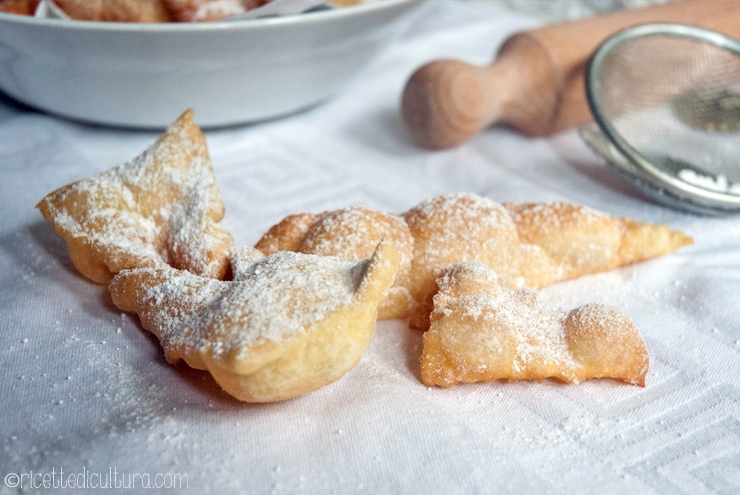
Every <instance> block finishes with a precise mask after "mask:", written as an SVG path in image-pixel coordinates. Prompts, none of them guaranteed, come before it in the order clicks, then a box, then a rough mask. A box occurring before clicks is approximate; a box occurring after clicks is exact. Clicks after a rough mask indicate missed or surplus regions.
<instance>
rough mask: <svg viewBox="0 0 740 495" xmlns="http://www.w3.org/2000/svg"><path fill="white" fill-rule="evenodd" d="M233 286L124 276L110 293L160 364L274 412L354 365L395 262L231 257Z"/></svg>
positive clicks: (157, 272) (389, 254)
mask: <svg viewBox="0 0 740 495" xmlns="http://www.w3.org/2000/svg"><path fill="white" fill-rule="evenodd" d="M233 257H234V259H233V260H232V264H233V267H234V268H233V272H234V279H233V281H220V280H214V279H210V278H205V277H201V276H198V275H194V274H192V273H189V272H187V271H181V270H176V269H173V268H170V267H168V266H162V267H157V268H139V269H133V270H124V271H121V272H120V273H119V274H118V275H116V277H115V278H114V279H113V281H112V282H111V284H110V286H109V289H110V293H111V296H112V299H113V302H114V303H115V305H116V306H117V307H118V308H120V309H121V310H123V311H134V312H136V313H137V314H138V315H139V318H140V320H141V324H142V326H143V327H144V328H145V329H147V330H149V331H151V332H152V333H154V334H155V335H156V336H157V338H158V339H159V341H160V343H161V344H162V347H163V349H164V352H165V356H166V358H167V361H169V362H170V363H175V362H178V361H180V360H183V361H185V362H186V363H187V364H188V365H190V366H192V367H193V368H197V369H202V370H208V371H209V372H210V373H211V375H213V377H214V379H215V380H216V382H218V383H219V384H220V385H221V386H222V387H223V388H224V390H226V392H228V393H229V394H231V395H233V396H234V397H236V398H237V399H240V400H243V401H247V402H272V401H278V400H284V399H289V398H292V397H296V396H298V395H301V394H304V393H307V392H310V391H312V390H315V389H317V388H319V387H322V386H324V385H327V384H329V383H332V382H334V381H335V380H338V379H339V378H341V377H342V376H343V375H344V374H345V373H347V372H348V371H349V370H350V369H351V368H352V367H354V366H355V364H356V363H357V362H358V361H359V359H360V357H361V355H362V354H363V352H364V350H365V349H366V347H367V345H368V342H369V340H370V337H371V335H372V332H373V328H374V326H375V319H376V314H377V307H378V303H379V302H380V299H381V298H382V296H383V294H384V293H385V292H386V290H387V289H388V288H389V287H390V285H391V284H392V282H393V279H394V277H395V274H396V271H397V269H398V263H399V257H398V253H397V252H396V250H395V249H394V248H393V245H392V244H390V243H389V242H385V241H384V242H381V243H380V244H379V245H378V247H377V248H376V250H375V252H374V253H373V254H372V257H371V258H370V259H369V260H366V261H356V260H347V259H345V258H338V257H322V256H315V255H306V254H300V253H292V252H287V251H281V252H279V253H276V254H273V255H271V256H268V257H266V258H264V259H260V258H262V257H263V255H262V254H261V253H259V252H258V251H257V250H255V249H251V248H246V249H242V250H235V251H234V255H233Z"/></svg>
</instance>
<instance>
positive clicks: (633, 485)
mask: <svg viewBox="0 0 740 495" xmlns="http://www.w3.org/2000/svg"><path fill="white" fill-rule="evenodd" d="M534 23H535V21H534V20H532V19H528V18H525V17H517V16H515V15H513V14H510V13H509V14H504V13H497V12H495V11H493V10H483V9H481V8H480V7H471V6H468V5H465V4H461V3H457V2H453V1H451V0H450V1H448V0H435V1H433V2H429V4H428V5H426V6H425V7H424V8H423V9H422V10H421V11H420V12H419V13H418V15H416V16H415V17H414V20H413V22H412V23H410V24H409V29H408V32H407V33H406V34H405V35H404V36H403V37H402V38H401V39H400V40H399V41H398V42H397V43H396V44H394V45H393V46H392V47H391V48H390V49H388V50H387V51H386V52H384V53H383V54H382V56H380V57H379V58H377V59H376V60H375V61H374V62H373V63H372V64H371V66H369V67H368V68H367V69H366V70H365V71H364V72H363V73H362V74H361V75H360V76H359V77H358V78H357V79H356V80H355V81H354V83H353V84H351V85H350V86H349V87H347V88H345V90H344V91H343V92H342V93H341V94H339V95H337V97H336V98H334V99H333V100H331V101H329V102H327V103H326V104H324V105H322V106H319V107H317V108H314V109H311V110H310V111H307V112H304V113H301V114H298V115H294V116H291V117H289V118H285V119H282V120H276V121H272V122H268V123H263V124H260V125H253V126H246V127H241V128H233V129H226V130H218V131H209V132H207V134H206V135H207V138H208V143H209V147H210V151H211V154H212V158H213V162H214V166H215V171H216V177H217V180H218V183H219V186H220V188H221V191H222V193H223V196H224V199H225V203H226V206H227V215H226V218H225V220H224V222H225V225H226V226H227V227H228V228H229V229H230V231H231V232H232V233H233V234H234V236H235V238H236V240H237V242H238V243H246V244H253V243H254V242H255V241H257V239H258V238H259V237H260V236H261V234H262V233H263V232H264V231H265V230H266V229H267V228H268V227H270V226H271V225H272V224H273V223H275V222H277V221H279V220H280V219H281V218H282V217H283V216H285V215H287V214H290V213H296V212H302V211H314V212H318V211H322V210H327V209H328V210H330V209H337V208H342V207H346V206H349V205H354V204H362V205H365V206H369V207H373V208H378V209H382V210H387V211H394V212H401V211H405V210H406V209H408V208H410V207H411V206H413V205H415V204H416V203H417V202H419V201H421V200H423V199H425V198H427V197H429V196H431V195H435V194H438V193H444V192H453V191H469V192H475V193H478V194H481V195H485V196H488V197H490V198H493V199H494V200H497V201H515V202H516V201H521V202H524V201H548V200H564V201H570V202H575V203H579V204H585V205H588V206H590V207H593V208H596V209H600V210H603V211H606V212H608V213H611V214H614V215H620V216H630V217H633V218H635V219H638V220H643V221H651V222H657V223H667V224H669V225H670V226H672V227H674V228H677V229H681V230H684V231H686V232H687V233H689V234H690V235H692V236H693V237H694V238H695V240H696V244H695V245H694V246H690V247H687V248H683V249H681V250H679V251H678V252H676V253H674V254H671V255H668V256H666V257H663V258H660V259H656V260H653V261H649V262H646V263H642V264H639V265H635V266H631V267H627V268H621V269H617V270H614V271H611V272H608V273H604V274H599V275H594V276H589V277H585V278H582V279H579V280H575V281H571V282H566V283H560V284H557V285H555V286H552V287H549V288H547V289H544V290H542V291H541V293H542V296H543V297H544V298H545V299H546V300H547V301H548V302H551V303H552V304H557V305H560V306H563V307H566V308H572V307H575V306H576V305H578V304H582V303H585V302H589V301H593V302H603V303H608V304H611V305H615V306H617V307H619V308H621V309H622V310H623V311H625V312H626V313H627V314H628V315H629V316H630V317H631V318H632V319H633V321H634V322H635V323H636V324H637V326H638V327H639V328H640V329H641V331H642V333H643V335H644V337H645V340H646V342H647V345H648V348H649V351H650V356H651V368H650V373H649V375H648V378H647V386H646V387H645V388H640V387H635V386H630V385H624V384H620V383H617V382H614V381H611V380H593V381H588V382H584V383H581V384H577V385H565V384H562V383H559V382H554V381H544V382H542V383H537V382H531V383H530V382H520V383H514V384H508V383H487V384H472V385H465V386H457V387H453V388H450V389H446V390H443V389H439V388H427V387H425V386H424V385H422V384H421V382H420V380H419V369H418V358H419V355H420V350H421V334H420V333H419V332H416V331H413V330H409V329H408V327H407V325H406V322H404V321H386V322H380V323H379V324H378V325H377V328H376V332H375V334H374V336H373V339H372V342H371V344H370V347H369V349H368V351H367V352H366V354H365V355H364V356H363V358H362V360H361V361H360V363H359V364H358V365H357V367H356V368H355V369H353V370H352V371H351V372H350V373H348V374H347V376H345V377H344V378H343V379H341V380H340V381H338V382H336V383H335V384H332V385H330V386H327V387H325V388H323V389H321V390H319V391H317V392H314V393H311V394H308V395H306V396H303V397H300V398H298V399H294V400H290V401H287V402H283V403H276V404H268V405H249V404H243V403H240V402H238V401H236V400H233V399H232V398H230V397H229V396H227V395H226V394H224V393H222V392H221V391H220V390H219V389H218V386H217V385H215V383H214V382H213V381H212V380H211V378H210V377H209V376H208V375H207V374H205V373H203V372H199V371H195V370H191V369H188V368H186V367H181V368H175V367H172V366H170V365H168V364H167V363H166V362H165V360H164V357H163V354H162V351H161V350H160V347H159V345H158V343H157V342H156V340H155V339H154V338H153V337H152V336H150V335H149V334H148V333H146V332H145V331H144V330H142V328H141V327H140V326H139V323H138V321H137V319H136V317H135V316H133V315H126V314H121V313H120V312H119V311H117V310H116V308H115V307H114V306H113V305H112V303H111V302H110V299H109V296H108V295H107V292H106V289H105V288H104V287H101V286H97V285H94V284H92V283H90V282H88V281H87V280H85V279H83V278H82V277H81V276H80V275H79V274H78V273H77V272H76V271H75V269H74V268H73V267H72V265H71V263H70V261H69V257H68V255H67V252H66V248H65V245H64V243H63V241H62V240H61V239H60V238H59V237H57V236H56V235H55V234H54V232H53V231H52V228H51V227H50V226H49V225H48V224H47V223H46V222H45V221H44V220H43V219H42V218H41V215H40V214H39V213H38V212H37V211H36V210H35V209H34V205H35V204H36V202H37V201H38V200H40V199H41V198H42V197H43V196H44V195H45V194H46V193H48V192H50V191H51V190H53V189H55V188H56V187H59V186H61V185H63V184H66V183H68V182H71V181H73V180H76V179H80V178H83V177H88V176H91V175H93V174H95V173H97V172H99V171H102V170H105V169H108V168H110V167H112V166H114V165H117V164H119V163H122V162H124V161H127V160H129V159H131V158H133V157H134V156H135V155H137V154H138V153H139V152H141V151H142V150H144V149H145V148H146V147H147V146H148V145H149V144H151V143H152V142H153V141H154V140H155V139H156V137H157V133H152V132H135V131H126V130H114V129H104V128H98V127H92V126H87V125H81V124H76V123H72V122H68V121H63V120H60V119H56V118H53V117H50V116H47V115H43V114H40V113H36V112H33V111H30V110H27V109H25V108H22V107H19V106H17V105H15V104H13V103H12V102H10V101H8V100H7V99H6V100H0V178H1V180H0V192H1V193H0V218H2V220H0V277H2V281H1V283H0V325H1V327H2V330H1V331H0V363H2V371H3V375H2V379H1V380H0V407H1V409H0V410H1V411H2V419H1V420H0V442H2V449H1V450H0V474H1V475H2V476H3V477H4V481H3V482H1V483H0V493H15V491H16V489H11V488H10V487H9V486H10V485H13V484H18V483H20V482H22V481H24V480H25V481H24V484H23V486H24V487H26V489H27V488H28V486H29V483H30V482H31V480H33V481H34V482H35V484H36V485H37V486H38V485H39V484H43V478H42V477H41V475H44V474H48V475H49V477H48V478H47V479H49V480H50V481H54V480H55V482H56V483H60V479H61V477H60V471H62V472H63V477H64V481H65V482H66V483H68V486H69V475H70V474H71V475H74V476H76V480H78V481H77V483H80V484H84V485H85V486H87V492H91V493H94V492H96V491H97V490H98V489H100V488H99V487H100V486H101V485H105V484H109V485H110V484H113V485H114V486H119V487H121V486H130V485H131V484H134V485H135V486H136V487H138V488H141V486H145V485H146V484H149V485H151V486H154V485H155V483H159V484H160V485H161V484H165V485H173V484H175V485H176V486H177V487H179V486H180V485H182V487H185V486H187V487H188V488H189V491H191V492H192V493H199V494H209V493H214V494H216V493H218V494H223V493H321V494H327V493H341V494H344V493H441V494H451V493H509V492H511V493H574V492H575V493H602V494H607V493H614V494H623V493H691V494H697V493H738V491H740V405H739V401H740V389H739V386H740V323H738V322H739V321H740V219H738V218H737V217H735V218H727V217H726V218H703V217H698V216H692V215H689V214H684V213H680V212H677V211H673V210H669V209H666V208H663V207H660V206H657V205H655V204H652V203H650V202H649V201H647V200H645V199H643V197H641V196H640V195H639V194H637V193H636V192H635V191H634V190H633V189H632V188H631V186H630V185H629V184H627V183H626V182H624V181H623V180H622V179H621V178H620V177H618V176H616V175H615V174H614V173H613V172H612V171H611V170H610V169H608V168H606V167H605V166H604V165H603V164H602V163H601V161H600V160H599V159H598V158H596V157H595V156H594V155H592V154H591V153H590V152H589V151H588V149H587V148H586V147H585V146H584V145H583V144H582V143H581V141H580V140H579V138H578V136H577V134H576V133H575V131H569V132H566V133H563V134H561V135H558V136H555V137H552V138H548V139H529V138H525V137H522V136H519V135H517V134H515V133H513V132H510V131H507V130H504V129H491V130H488V131H486V132H485V133H483V134H482V135H480V136H479V137H477V138H476V139H474V140H473V141H472V142H470V143H468V144H465V145H464V146H461V147H459V148H457V149H454V150H451V151H445V152H430V151H425V150H421V149H419V148H417V147H416V146H414V145H413V144H412V142H411V140H410V138H409V135H408V134H407V131H406V130H405V128H404V126H403V124H402V122H401V120H400V117H399V112H398V102H399V98H400V92H401V89H402V87H403V84H404V82H405V80H406V78H407V77H408V76H409V75H410V73H411V72H412V71H413V70H414V69H415V68H417V67H418V66H419V65H421V64H422V63H424V62H426V61H428V60H430V59H433V58H440V57H457V58H462V59H465V60H468V61H472V62H480V63H482V62H484V61H487V60H488V59H489V58H490V57H491V56H492V54H493V53H494V52H495V50H496V48H497V46H498V45H499V44H500V43H501V41H502V40H503V39H504V38H505V37H507V36H508V35H509V34H511V33H512V32H513V31H514V30H518V29H523V28H527V27H530V26H532V25H533V24H534ZM174 117H175V116H174V115H173V119H174ZM196 120H197V114H196ZM52 474H53V477H52ZM178 475H179V477H178ZM111 478H113V479H111ZM168 480H169V481H168ZM115 483H118V485H115ZM121 483H123V485H121ZM96 487H97V488H96ZM50 490H51V489H50ZM26 491H30V490H26ZM78 491H80V490H79V489H77V488H74V489H72V488H70V489H69V490H68V492H69V493H76V492H78ZM150 491H151V492H152V493H155V492H162V493H165V492H166V493H173V492H182V491H184V490H172V489H161V490H150ZM38 492H39V493H43V492H44V490H43V489H42V490H39V491H38Z"/></svg>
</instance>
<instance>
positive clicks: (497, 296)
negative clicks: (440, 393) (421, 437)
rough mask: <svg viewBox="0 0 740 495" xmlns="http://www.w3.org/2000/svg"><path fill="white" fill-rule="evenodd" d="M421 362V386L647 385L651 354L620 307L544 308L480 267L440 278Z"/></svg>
mask: <svg viewBox="0 0 740 495" xmlns="http://www.w3.org/2000/svg"><path fill="white" fill-rule="evenodd" d="M437 284H438V286H439V291H438V292H437V294H436V295H435V296H434V311H433V312H432V315H431V326H430V328H429V331H428V332H426V333H425V334H424V348H423V351H422V356H421V360H420V365H421V378H422V381H423V382H424V384H425V385H428V386H432V385H438V386H441V387H449V386H451V385H455V384H457V383H472V382H478V381H495V380H501V379H503V380H508V381H517V380H542V379H544V378H557V379H560V380H562V381H565V382H577V381H580V380H586V379H588V378H606V377H608V378H616V379H619V380H622V381H624V382H627V383H631V384H634V385H640V386H645V376H646V375H647V372H648V366H649V357H648V352H647V348H646V347H645V343H644V341H643V339H642V336H641V335H640V332H639V331H638V330H637V328H635V326H634V325H633V324H632V322H631V321H630V320H629V318H627V317H626V316H625V315H624V314H623V313H621V312H620V311H619V310H617V309H615V308H612V307H609V306H605V305H602V304H587V305H584V306H581V307H579V308H577V309H575V310H573V311H571V312H569V313H568V312H566V311H564V310H561V309H556V308H551V307H547V306H545V305H543V304H542V302H541V301H540V300H539V298H538V297H537V294H536V293H535V292H534V291H533V290H531V289H526V288H525V289H519V290H510V289H507V288H505V287H503V286H501V285H500V284H499V281H498V277H497V276H496V273H495V272H494V271H493V270H491V269H490V268H488V267H486V266H485V265H483V264H481V263H479V262H465V263H460V264H457V265H453V266H451V267H448V268H446V269H444V270H441V271H440V273H439V278H438V279H437Z"/></svg>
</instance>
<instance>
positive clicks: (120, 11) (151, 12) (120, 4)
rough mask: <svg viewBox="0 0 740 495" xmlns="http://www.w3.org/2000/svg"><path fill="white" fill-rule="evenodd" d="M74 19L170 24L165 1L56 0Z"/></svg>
mask: <svg viewBox="0 0 740 495" xmlns="http://www.w3.org/2000/svg"><path fill="white" fill-rule="evenodd" d="M54 3H55V4H56V5H57V6H58V7H59V8H60V9H62V10H63V11H64V13H65V14H67V15H68V16H69V17H70V18H72V19H77V20H81V21H108V22H168V21H170V13H169V11H168V10H167V8H166V7H165V5H164V3H163V0H54Z"/></svg>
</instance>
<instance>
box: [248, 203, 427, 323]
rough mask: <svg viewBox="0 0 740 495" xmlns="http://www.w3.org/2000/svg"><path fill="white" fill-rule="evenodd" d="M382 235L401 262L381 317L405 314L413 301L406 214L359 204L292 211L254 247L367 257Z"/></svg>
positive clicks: (411, 243)
mask: <svg viewBox="0 0 740 495" xmlns="http://www.w3.org/2000/svg"><path fill="white" fill-rule="evenodd" d="M381 239H386V240H388V241H390V242H392V243H393V245H394V247H395V248H396V250H397V251H398V253H399V255H400V259H401V262H400V266H399V269H398V275H397V277H396V280H395V282H394V284H393V287H391V288H390V289H389V290H388V293H387V294H386V295H385V297H384V298H383V300H382V301H381V303H380V308H379V310H378V317H379V318H381V319H390V318H405V317H406V316H408V314H409V310H410V308H411V304H412V303H413V299H412V297H411V294H410V293H409V291H408V287H410V286H411V280H410V276H411V258H412V256H413V238H412V237H411V233H410V232H409V229H408V227H407V226H406V223H405V222H404V220H403V218H401V217H399V216H397V215H391V214H387V213H381V212H379V211H375V210H371V209H369V208H363V207H358V206H355V207H350V208H346V209H344V210H338V211H334V212H331V213H320V214H318V215H312V214H310V213H306V214H302V215H291V216H289V217H287V218H285V219H284V220H283V221H282V222H280V223H279V224H277V225H275V226H273V227H272V228H271V229H270V231H269V232H268V233H267V234H265V236H264V237H263V238H262V239H261V240H260V241H259V242H258V243H257V245H256V246H255V247H257V249H259V250H260V251H262V252H263V253H265V254H271V253H275V252H278V251H281V250H288V251H296V252H299V253H306V254H318V255H321V256H342V257H344V258H350V259H365V258H368V257H369V256H370V255H371V254H372V252H373V249H374V247H373V246H375V245H377V244H378V242H380V240H381Z"/></svg>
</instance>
